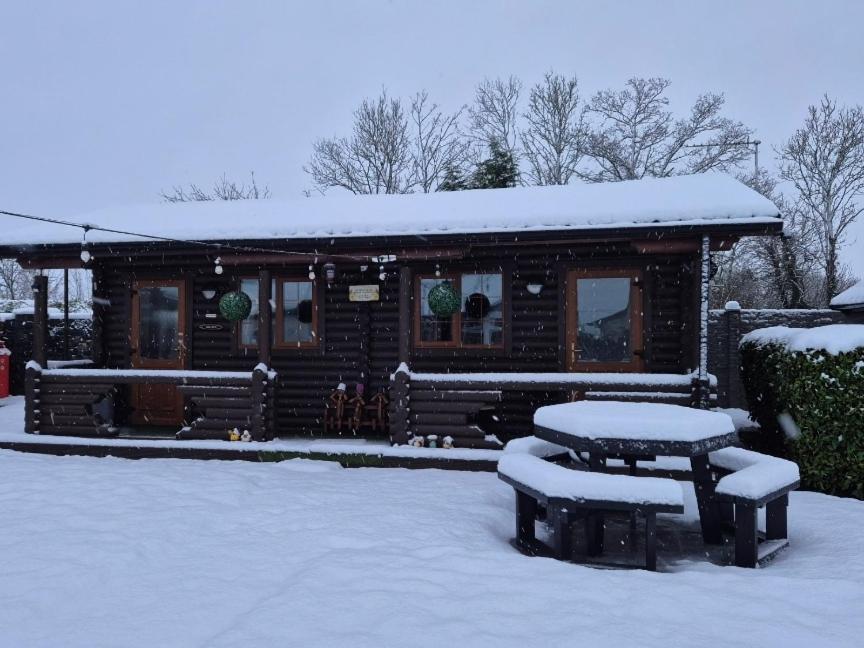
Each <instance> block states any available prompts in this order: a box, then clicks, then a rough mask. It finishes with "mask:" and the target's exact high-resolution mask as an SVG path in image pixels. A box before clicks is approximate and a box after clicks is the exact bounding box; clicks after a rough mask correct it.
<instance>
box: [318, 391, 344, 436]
mask: <svg viewBox="0 0 864 648" xmlns="http://www.w3.org/2000/svg"><path fill="white" fill-rule="evenodd" d="M347 402H348V394H346V393H345V390H344V389H338V388H337V389H334V390H333V393H331V394H330V395H329V396H328V397H327V401H326V403H325V405H324V432H325V433H326V432H329V431H330V430H338V431H340V432H341V431H342V426H343V425H345V423H346V421H345V404H346V403H347Z"/></svg>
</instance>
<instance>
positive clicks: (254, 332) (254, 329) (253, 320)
mask: <svg viewBox="0 0 864 648" xmlns="http://www.w3.org/2000/svg"><path fill="white" fill-rule="evenodd" d="M273 285H274V291H275V285H276V282H275V281H274V282H273ZM240 290H242V291H243V292H244V293H246V294H247V295H249V299H251V300H252V310H250V311H249V317H247V318H246V319H245V320H243V321H242V322H240V346H243V347H257V346H258V279H257V278H256V279H241V280H240Z"/></svg>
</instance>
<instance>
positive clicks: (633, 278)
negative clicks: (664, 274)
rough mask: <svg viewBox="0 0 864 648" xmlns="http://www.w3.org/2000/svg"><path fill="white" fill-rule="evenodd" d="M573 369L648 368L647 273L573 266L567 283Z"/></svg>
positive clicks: (569, 352) (569, 361)
mask: <svg viewBox="0 0 864 648" xmlns="http://www.w3.org/2000/svg"><path fill="white" fill-rule="evenodd" d="M565 303H566V310H567V317H566V320H567V321H566V333H567V335H566V341H567V352H566V368H567V371H633V372H636V371H642V370H643V368H644V362H643V355H644V353H643V348H642V314H643V313H642V273H641V271H640V270H638V269H626V268H625V269H621V268H616V269H610V270H596V269H591V270H571V271H569V272H568V273H567V284H566V302H565Z"/></svg>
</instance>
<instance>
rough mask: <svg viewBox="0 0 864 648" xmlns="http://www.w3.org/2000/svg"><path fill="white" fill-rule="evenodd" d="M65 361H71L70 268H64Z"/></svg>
mask: <svg viewBox="0 0 864 648" xmlns="http://www.w3.org/2000/svg"><path fill="white" fill-rule="evenodd" d="M63 359H64V360H68V359H69V268H63Z"/></svg>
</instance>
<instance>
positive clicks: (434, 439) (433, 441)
mask: <svg viewBox="0 0 864 648" xmlns="http://www.w3.org/2000/svg"><path fill="white" fill-rule="evenodd" d="M426 440H427V441H428V442H429V447H430V448H437V447H438V435H437V434H430V435H429V436H427V437H426Z"/></svg>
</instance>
